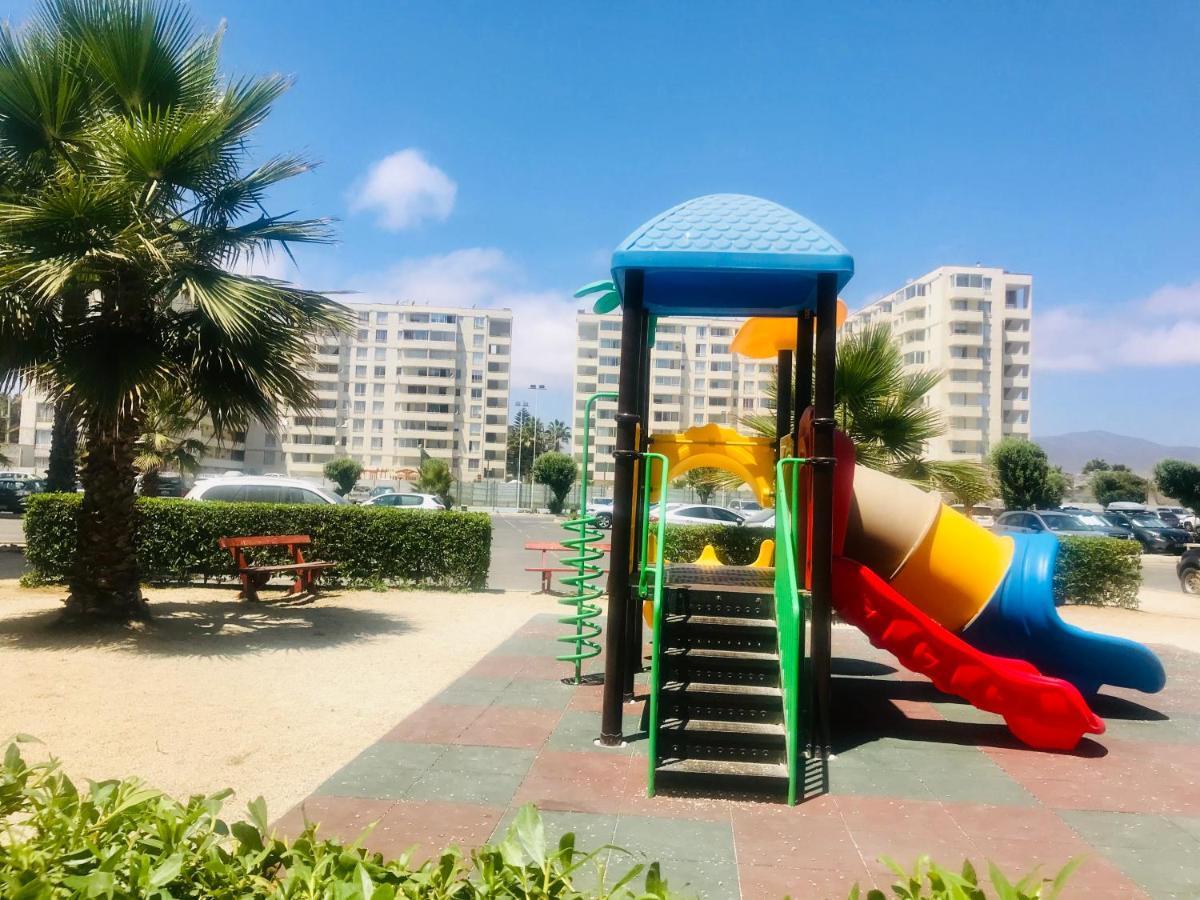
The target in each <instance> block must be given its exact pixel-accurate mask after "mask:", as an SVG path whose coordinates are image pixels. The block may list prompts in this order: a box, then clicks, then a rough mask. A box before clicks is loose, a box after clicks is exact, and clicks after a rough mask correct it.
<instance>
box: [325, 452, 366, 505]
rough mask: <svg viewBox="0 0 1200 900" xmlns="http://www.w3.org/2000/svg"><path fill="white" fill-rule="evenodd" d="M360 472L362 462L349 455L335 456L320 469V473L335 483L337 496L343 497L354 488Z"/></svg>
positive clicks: (361, 470)
mask: <svg viewBox="0 0 1200 900" xmlns="http://www.w3.org/2000/svg"><path fill="white" fill-rule="evenodd" d="M362 473H363V467H362V463H360V462H359V461H358V460H357V459H352V458H350V457H349V456H338V457H335V458H333V459H331V460H330V461H329V462H327V463H325V467H324V468H323V469H321V474H323V475H324V476H325V477H326V478H328V479H329V480H330V481H332V482H333V483H334V484H336V485H337V488H336V490H337V493H338V496H339V497H345V496H346V495H347V494H348V493H350V492H351V491H352V490H354V486H355V485H356V484H358V479H359V478H361V477H362Z"/></svg>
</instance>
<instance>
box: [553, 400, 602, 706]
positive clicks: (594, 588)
mask: <svg viewBox="0 0 1200 900" xmlns="http://www.w3.org/2000/svg"><path fill="white" fill-rule="evenodd" d="M616 399H617V395H616V393H615V392H613V391H601V392H600V393H598V394H592V396H590V397H588V399H587V402H586V403H585V404H584V405H583V473H582V475H581V476H580V481H579V516H578V518H575V519H571V520H570V521H568V522H564V523H563V528H565V529H567V531H570V532H572V533H573V535H574V536H573V537H571V538H569V539H568V540H565V541H563V546H565V547H570V548H571V549H572V550H573V551H574V555H573V556H567V557H564V558H563V560H562V562H563V564H564V565H568V566H574V567H575V574H574V575H568V576H565V577H564V578H563V579H562V581H563V583H564V584H568V585H570V586H571V587H573V588H575V594H574V596H571V597H563V598H562V599H561V600H559V601H558V602H559V603H561V604H563V605H564V606H573V607H575V609H574V611H573V612H571V613H570V614H568V615H565V616H562V617H560V618H559V620H558V621H559V622H561V623H562V624H563V625H572V626H574V628H575V631H574V633H573V634H565V635H563V636H561V637H559V638H557V640H559V641H561V642H563V643H566V644H574V645H575V646H574V647H573V648H572V650H571V652H569V653H564V654H562V655H561V656H558V657H556V659H558V661H559V662H566V663H573V664H574V666H575V677H574V679H573V680H574V683H575V684H579V683H580V682H581V681H582V678H583V661H584V660H585V659H591V658H592V657H594V656H599V655H600V653H601V647H600V644H599V642H598V641H597V640H596V639H597V638H598V637H600V634H601V628H600V626H599V625H597V624H596V623H595V622H594V621H592V620H593V619H595V618H596V617H597V616H599V615H600V606H599V604H598V603H597V602H596V601H597V600H599V599H600V598H601V597H602V596H604V590H603V589H602V588H601V587H600V586H599V585H598V584H596V581H597V579H599V578H600V576H601V575H602V574H603V570H602V569H601V568H600V566H599V565H597V564H596V561H597V560H599V559H601V558H603V556H604V553H603V552H601V551H600V550H597V549H596V548H595V547H593V546H592V544H595V543H596V542H597V541H599V540H600V539H601V538H603V537H604V534H603V532H601V531H600V529H599V528H597V527H596V517H595V516H594V515H589V513H588V511H587V501H588V462H589V456H588V454H589V451H590V449H591V426H592V407H593V406H594V405H595V403H596V401H597V400H616Z"/></svg>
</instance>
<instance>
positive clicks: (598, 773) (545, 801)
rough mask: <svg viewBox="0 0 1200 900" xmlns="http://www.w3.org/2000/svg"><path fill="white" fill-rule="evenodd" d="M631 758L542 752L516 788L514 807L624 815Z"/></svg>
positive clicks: (580, 753)
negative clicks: (526, 804) (620, 813)
mask: <svg viewBox="0 0 1200 900" xmlns="http://www.w3.org/2000/svg"><path fill="white" fill-rule="evenodd" d="M631 762H632V758H631V757H630V756H628V755H625V754H617V753H613V754H607V753H588V752H586V751H580V752H575V751H565V750H543V751H542V752H541V753H539V754H538V756H537V758H536V759H535V760H534V761H533V766H532V767H531V768H530V770H529V774H528V775H526V776H525V780H524V782H522V784H521V786H520V787H519V788H517V793H516V796H515V797H514V798H513V802H512V805H513V806H514V807H515V806H521V805H522V804H525V803H534V804H536V805H537V806H538V807H539V808H540V809H552V810H559V811H564V812H588V813H608V814H614V813H617V812H620V811H621V808H622V805H623V801H624V800H625V791H626V782H627V775H628V769H629V766H630V763H631Z"/></svg>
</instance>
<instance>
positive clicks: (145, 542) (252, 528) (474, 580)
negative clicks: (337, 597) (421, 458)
mask: <svg viewBox="0 0 1200 900" xmlns="http://www.w3.org/2000/svg"><path fill="white" fill-rule="evenodd" d="M79 503H80V498H79V496H78V495H77V494H38V495H35V496H33V497H31V498H30V503H29V509H28V511H27V512H26V514H25V538H26V541H27V542H28V543H27V547H26V553H25V555H26V559H27V560H28V561H29V564H30V565H31V566H32V568H33V578H32V579H31V580H34V581H39V582H43V583H45V582H60V581H63V580H64V579H65V578H66V576H67V573H68V571H69V569H70V566H71V561H72V559H73V557H74V555H75V534H76V517H77V515H78V512H79ZM137 513H138V522H137V535H136V541H137V548H138V564H139V566H140V567H141V571H142V578H143V579H145V580H146V581H148V582H151V583H163V584H180V583H186V582H190V581H193V580H195V579H197V578H204V579H208V578H232V577H233V576H234V575H235V574H236V573H235V571H234V567H233V557H232V556H231V554H230V553H229V551H228V550H222V549H221V548H220V547H218V546H217V540H218V539H219V538H222V537H243V536H247V535H260V534H261V535H272V534H307V535H309V536H310V537H312V540H313V543H312V550H311V552H310V553H306V554H305V555H306V556H307V557H308V558H311V559H324V560H328V561H329V562H335V563H337V568H336V569H333V570H331V571H330V572H328V573H327V574H326V576H324V577H323V578H322V581H323V582H325V583H331V584H341V585H346V586H378V585H380V584H385V585H391V586H402V587H445V588H453V589H460V590H462V589H465V590H480V589H482V588H483V587H484V586H485V585H486V584H487V573H488V565H489V564H490V562H491V552H492V523H491V520H490V519H489V518H488V517H487V515H486V514H484V513H461V512H444V513H434V512H425V511H421V510H398V509H384V508H378V507H363V506H323V505H322V506H318V505H315V504H302V503H294V504H275V503H217V502H198V501H195V500H169V499H163V498H157V497H156V498H141V499H139V500H138V502H137ZM255 559H256V560H259V559H271V561H276V560H279V559H280V557H279V556H275V557H274V558H270V557H267V556H260V557H255Z"/></svg>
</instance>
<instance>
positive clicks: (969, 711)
mask: <svg viewBox="0 0 1200 900" xmlns="http://www.w3.org/2000/svg"><path fill="white" fill-rule="evenodd" d="M933 708H934V709H935V710H937V711H938V714H939V715H941V717H942V718H943V719H946V720H947V721H950V722H971V723H978V724H985V725H994V724H996V723H998V722H999V723H1003V721H1004V720H1003V719H1002V718H1001V717H1000V716H998V715H996V714H995V713H990V712H985V711H984V710H982V709H977V708H976V707H974V706H972V705H971V704H969V703H954V702H952V701H947V702H941V703H934V704H933Z"/></svg>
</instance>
